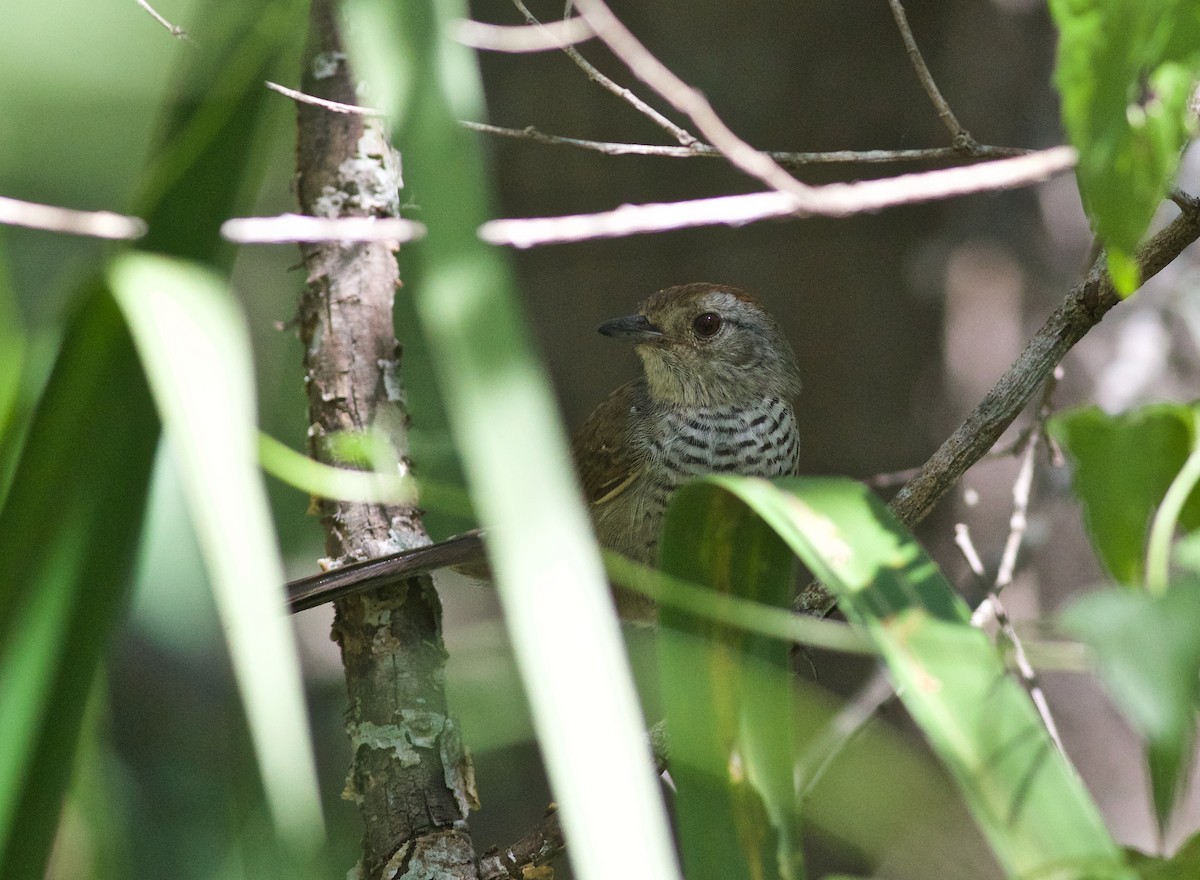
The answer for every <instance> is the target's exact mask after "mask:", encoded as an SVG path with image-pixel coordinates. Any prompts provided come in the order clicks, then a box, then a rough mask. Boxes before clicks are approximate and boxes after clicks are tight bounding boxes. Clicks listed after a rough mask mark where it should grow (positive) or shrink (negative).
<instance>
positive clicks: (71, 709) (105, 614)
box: [0, 285, 158, 878]
mask: <svg viewBox="0 0 1200 880" xmlns="http://www.w3.org/2000/svg"><path fill="white" fill-rule="evenodd" d="M88 294H89V295H88V296H86V297H85V299H84V304H83V307H82V309H81V310H80V311H79V312H78V314H77V315H76V316H75V318H74V320H72V322H71V324H70V326H69V329H68V332H67V334H66V336H65V338H64V340H63V348H62V353H61V355H60V357H59V359H58V362H57V363H56V364H55V367H54V371H53V373H52V375H51V377H50V381H49V384H48V385H47V387H46V390H45V392H44V394H43V396H42V399H41V401H40V402H39V404H38V407H37V411H36V413H35V415H34V418H33V422H32V424H31V425H30V429H29V434H28V439H27V441H26V443H25V446H24V449H23V453H22V456H21V458H20V460H19V461H18V463H17V467H16V471H15V473H14V475H13V482H12V485H11V488H10V489H9V493H8V495H7V497H6V498H5V501H4V506H3V509H0V559H2V560H4V565H5V568H6V571H7V577H6V578H5V579H4V581H3V582H2V583H0V718H3V719H4V723H3V727H4V748H3V749H0V876H4V877H6V878H40V877H41V876H42V874H43V871H44V869H45V859H46V853H47V850H48V849H49V846H50V841H51V840H52V838H53V836H54V830H55V828H56V827H57V824H58V815H59V809H60V806H61V800H62V795H63V791H64V790H65V789H66V786H67V783H68V781H69V779H70V776H71V767H72V763H73V760H74V755H75V745H76V740H77V738H78V736H79V730H80V724H81V719H82V716H83V711H84V705H85V704H86V702H87V695H88V691H89V689H90V688H91V685H92V682H93V680H94V678H95V674H96V667H97V664H98V663H99V662H100V659H101V658H102V656H103V655H104V649H105V646H106V645H107V642H108V638H109V636H110V635H111V633H112V629H113V625H114V624H115V622H116V620H117V619H118V617H119V615H120V613H121V611H122V610H123V609H124V607H125V605H126V604H127V602H128V596H129V590H130V586H131V584H132V569H133V561H134V554H135V550H136V547H137V541H138V536H139V532H140V529H141V521H142V510H143V505H144V503H145V497H146V492H147V486H148V483H149V479H150V465H151V461H152V459H153V455H154V448H155V444H156V443H157V440H158V422H157V419H156V417H155V414H154V407H153V404H152V402H151V399H150V394H149V390H148V389H147V387H146V382H145V379H144V378H143V376H142V372H141V368H140V366H139V364H138V361H137V357H136V355H135V353H134V350H133V345H132V342H131V340H130V338H129V334H128V331H127V330H126V328H125V325H124V324H123V322H122V321H121V316H120V313H119V312H118V311H117V309H116V306H115V305H114V304H113V301H112V299H111V298H110V297H109V296H108V295H107V293H106V292H105V291H104V290H103V289H102V288H99V287H97V286H95V285H93V286H92V287H91V288H90V289H89V291H88Z"/></svg>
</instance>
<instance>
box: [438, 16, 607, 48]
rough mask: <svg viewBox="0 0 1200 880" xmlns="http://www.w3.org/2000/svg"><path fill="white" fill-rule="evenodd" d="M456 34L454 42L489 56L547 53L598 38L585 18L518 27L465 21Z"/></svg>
mask: <svg viewBox="0 0 1200 880" xmlns="http://www.w3.org/2000/svg"><path fill="white" fill-rule="evenodd" d="M453 33H454V39H456V40H458V42H460V43H462V44H463V45H465V46H470V47H471V48H472V49H483V50H485V51H489V52H545V51H546V50H548V49H562V48H564V47H566V46H574V45H576V44H578V43H582V42H584V41H586V40H590V39H591V38H592V37H594V36H595V34H594V33H592V29H591V28H590V27H588V23H587V22H586V21H584V20H583V19H582V18H564V19H563V20H562V21H551V22H548V23H546V24H543V23H541V22H538V23H537V24H536V25H533V24H531V25H515V26H513V25H503V24H488V23H486V22H482V21H472V20H471V19H461V20H459V21H457V22H455V23H454V31H453Z"/></svg>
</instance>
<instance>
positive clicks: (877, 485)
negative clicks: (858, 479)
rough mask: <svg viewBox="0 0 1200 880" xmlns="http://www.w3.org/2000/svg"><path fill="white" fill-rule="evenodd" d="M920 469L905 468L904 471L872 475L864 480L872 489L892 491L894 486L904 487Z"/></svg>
mask: <svg viewBox="0 0 1200 880" xmlns="http://www.w3.org/2000/svg"><path fill="white" fill-rule="evenodd" d="M919 470H920V469H919V468H915V467H913V468H905V469H904V470H902V471H889V472H887V473H882V474H872V475H871V476H869V477H867V478H866V479H865V480H863V482H864V483H866V484H867V485H868V486H870V487H871V488H872V489H877V490H878V489H890V488H892V487H893V486H902V485H903V484H905V483H907V482H908V481H909V480H911V479H912V478H913V477H915V476H916V475H917V472H918V471H919Z"/></svg>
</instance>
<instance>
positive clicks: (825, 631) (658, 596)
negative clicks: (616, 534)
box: [604, 551, 875, 654]
mask: <svg viewBox="0 0 1200 880" xmlns="http://www.w3.org/2000/svg"><path fill="white" fill-rule="evenodd" d="M604 567H605V569H606V570H607V571H608V576H609V577H610V578H611V579H612V581H613V582H614V583H616V584H618V585H620V586H622V587H625V588H626V589H630V590H633V591H634V592H636V593H638V594H639V595H642V596H646V597H647V598H649V599H651V600H653V602H654V604H655V605H657V606H658V607H660V608H662V607H670V608H673V609H675V610H677V611H680V612H684V613H685V617H689V616H690V617H699V618H704V619H705V620H708V621H710V622H712V623H719V624H724V625H726V626H729V627H732V628H734V629H741V630H745V631H746V632H752V633H756V634H758V635H761V636H767V637H768V638H771V639H775V640H783V641H785V642H799V643H800V644H803V645H808V646H810V647H814V648H825V649H826V650H830V651H843V652H846V653H850V654H874V653H875V649H874V647H873V646H872V645H871V643H870V641H869V640H868V639H867V638H866V637H864V636H863V635H862V634H861V633H859V632H858V631H857V630H855V629H852V628H851V627H850V626H849V625H847V624H845V623H840V622H838V621H835V620H825V619H823V618H819V617H810V616H808V615H803V614H793V613H792V610H791V608H790V607H787V608H784V607H775V606H771V605H767V604H764V603H763V602H761V601H756V600H754V599H748V598H740V597H739V596H738V595H736V594H735V593H719V592H714V591H713V590H712V589H711V588H705V587H701V586H699V585H698V584H696V583H693V582H691V581H686V580H683V579H682V578H677V577H672V576H671V575H668V574H664V573H663V572H662V571H659V570H657V569H653V568H650V567H649V566H646V565H640V564H638V563H636V562H633V561H632V560H630V559H626V558H625V557H624V556H621V555H620V554H617V553H612V552H611V551H605V553H604Z"/></svg>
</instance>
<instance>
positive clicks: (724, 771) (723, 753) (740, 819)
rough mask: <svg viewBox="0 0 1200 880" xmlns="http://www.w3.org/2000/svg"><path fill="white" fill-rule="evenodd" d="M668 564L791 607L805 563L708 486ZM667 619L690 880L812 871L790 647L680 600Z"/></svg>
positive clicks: (694, 577) (666, 654)
mask: <svg viewBox="0 0 1200 880" xmlns="http://www.w3.org/2000/svg"><path fill="white" fill-rule="evenodd" d="M662 569H663V571H664V572H665V573H666V574H667V575H670V576H673V577H676V578H681V579H684V580H686V581H691V582H694V583H697V584H702V585H705V586H707V587H709V588H711V590H712V591H714V592H715V593H717V594H719V595H722V596H733V597H738V598H741V599H743V600H752V601H754V602H757V603H761V604H763V605H766V606H768V607H772V608H777V609H785V608H787V607H788V606H789V605H790V602H791V596H792V589H793V581H794V577H795V559H794V557H793V554H792V552H791V551H790V550H789V549H788V547H787V545H786V544H784V542H783V541H782V540H781V539H780V538H779V536H778V535H776V534H775V532H774V531H773V530H772V529H771V527H770V526H769V525H768V524H767V523H766V522H764V521H763V520H762V519H760V518H759V517H757V516H755V515H754V513H753V511H751V510H750V508H748V507H746V505H745V504H743V503H741V502H740V501H739V500H738V498H737V497H735V496H734V495H732V494H727V493H723V492H720V491H719V490H717V489H716V488H715V487H714V486H699V487H690V488H688V489H685V490H682V491H681V492H680V493H678V496H677V500H673V501H672V504H671V506H670V509H669V511H668V513H667V518H666V522H665V525H664V528H663V539H662ZM659 624H660V629H661V635H660V638H659V664H660V669H661V677H662V690H663V700H664V705H665V708H666V717H667V726H668V731H669V734H670V738H671V777H672V779H673V780H674V781H675V784H676V787H677V789H678V797H677V807H676V813H677V816H678V823H679V834H680V839H681V841H682V847H681V849H682V852H683V856H684V869H685V871H686V873H687V876H688V878H689V880H704V878H712V880H726V878H727V880H734V878H747V880H749V878H772V877H778V878H792V877H801V876H803V867H802V863H801V852H800V828H799V819H798V816H797V815H796V810H795V805H796V792H795V783H794V782H793V779H792V775H793V774H792V767H793V764H794V761H793V757H792V750H793V744H794V742H795V738H796V734H795V730H794V719H795V717H796V705H795V701H794V699H793V691H792V681H791V674H792V673H791V662H790V657H791V645H790V643H788V642H786V641H781V640H780V639H778V638H772V637H770V636H766V635H762V634H759V633H757V632H750V631H748V630H746V629H743V628H740V627H734V626H730V625H728V624H725V623H721V622H718V621H717V620H715V619H714V618H712V617H709V616H699V615H695V614H692V613H690V612H688V611H685V610H681V609H677V608H676V607H673V606H671V605H667V606H664V607H662V608H661V609H660V612H659Z"/></svg>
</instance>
